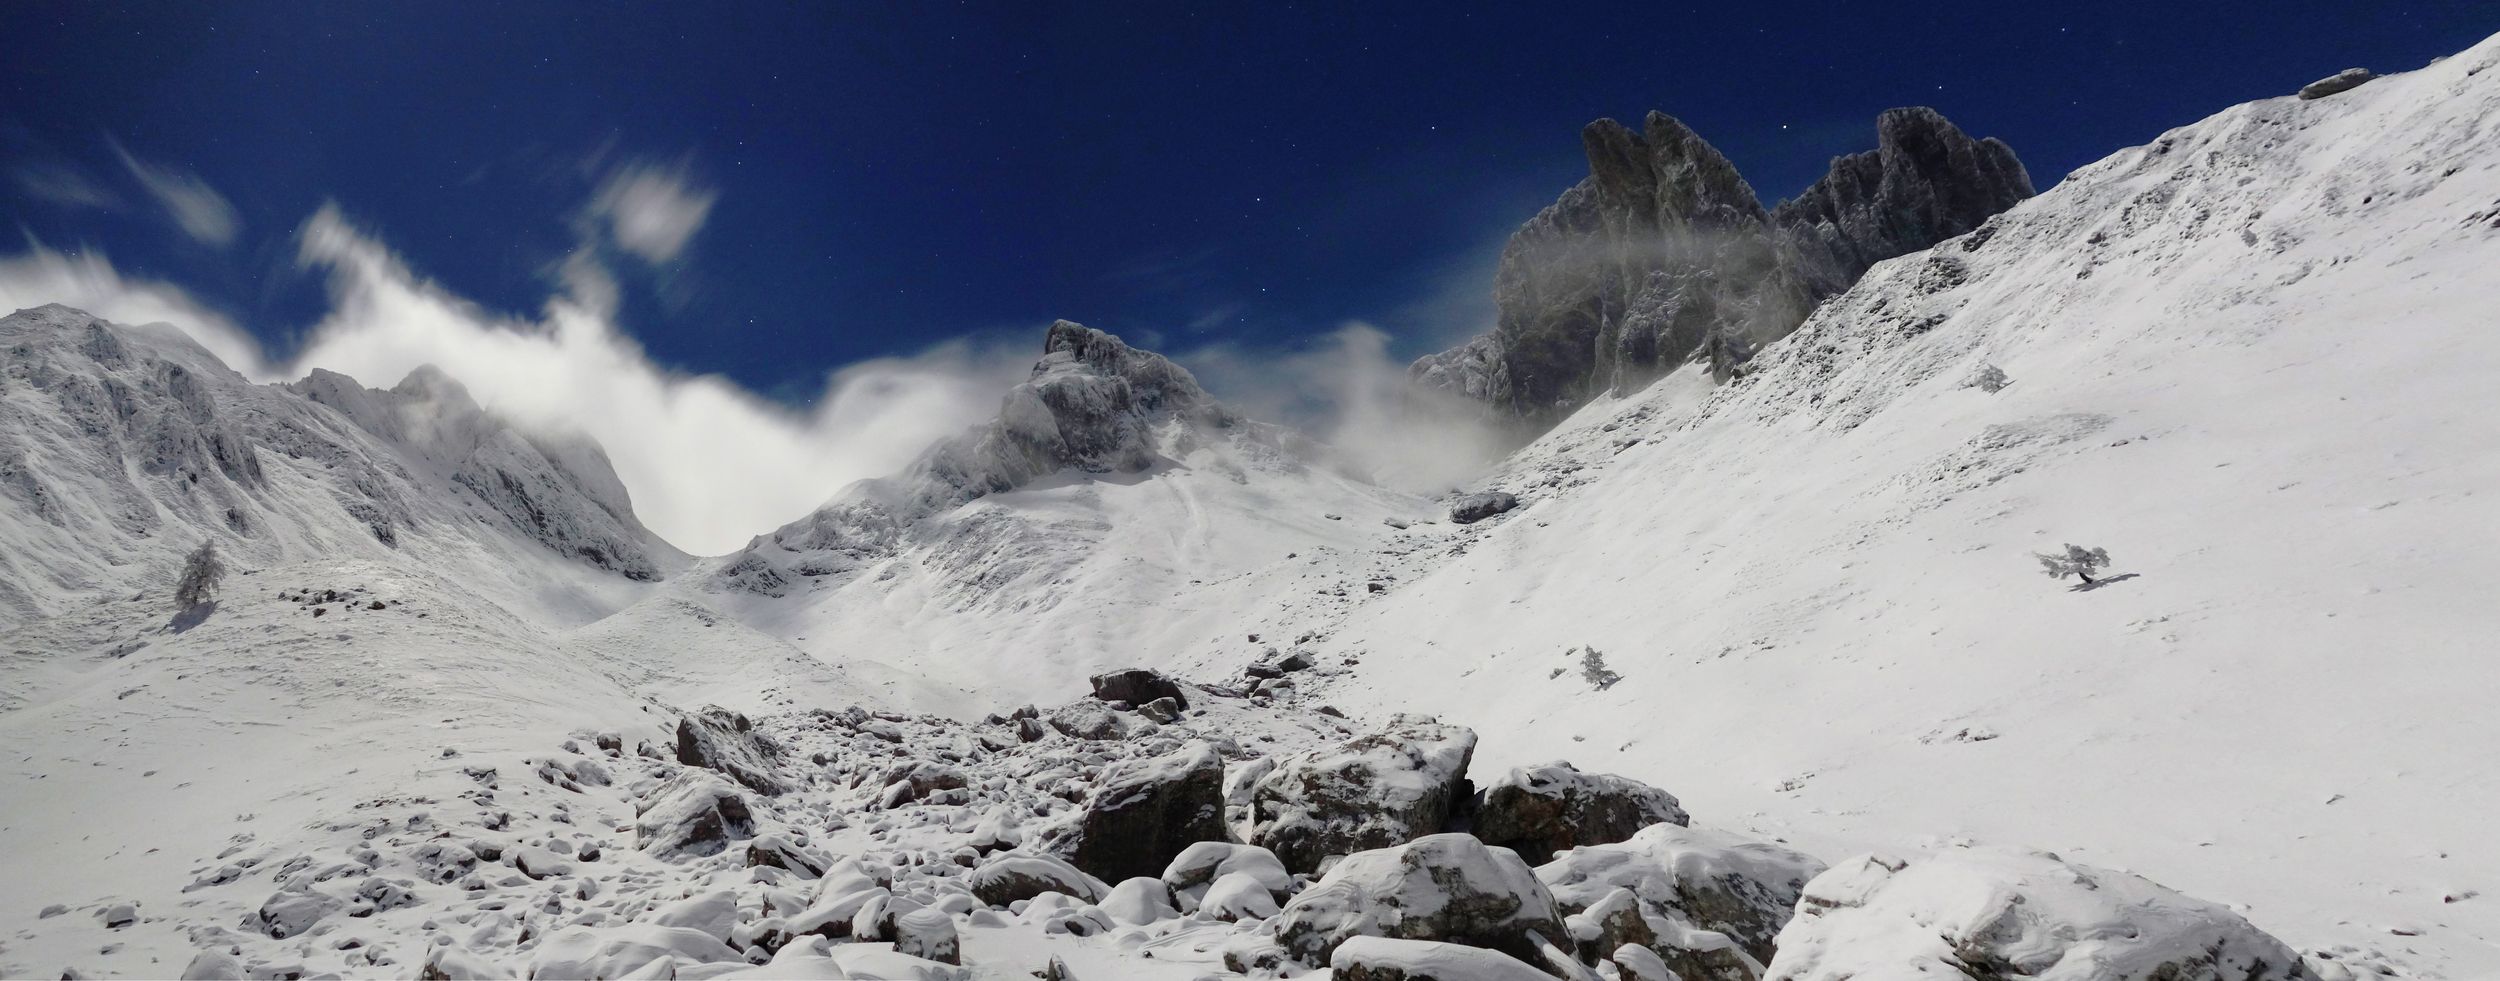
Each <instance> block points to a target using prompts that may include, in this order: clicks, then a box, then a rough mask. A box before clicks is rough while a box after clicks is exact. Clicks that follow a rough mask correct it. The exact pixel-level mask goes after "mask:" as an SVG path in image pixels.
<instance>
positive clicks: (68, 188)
mask: <svg viewBox="0 0 2500 981" xmlns="http://www.w3.org/2000/svg"><path fill="white" fill-rule="evenodd" d="M9 176H10V177H12V178H14V179H15V180H16V181H17V186H18V188H19V189H21V190H23V191H25V192H26V196H28V197H31V198H34V199H36V200H38V201H44V202H48V203H51V204H56V205H60V206H61V207H64V208H106V209H110V208H115V207H119V206H120V205H121V199H120V198H119V197H117V196H115V195H114V194H113V192H111V191H109V190H106V189H105V188H104V186H103V185H100V184H97V183H96V182H94V181H92V180H89V179H87V175H85V174H82V173H79V172H78V171H77V170H75V169H73V168H70V167H66V166H62V165H59V164H34V165H30V166H25V167H19V168H17V170H15V171H14V172H12V173H11V174H10V175H9Z"/></svg>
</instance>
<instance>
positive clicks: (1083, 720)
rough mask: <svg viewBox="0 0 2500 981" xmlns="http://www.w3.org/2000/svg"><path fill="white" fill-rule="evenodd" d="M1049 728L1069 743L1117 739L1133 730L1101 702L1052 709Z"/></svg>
mask: <svg viewBox="0 0 2500 981" xmlns="http://www.w3.org/2000/svg"><path fill="white" fill-rule="evenodd" d="M1145 724H1148V725H1151V724H1150V723H1145ZM1050 727H1051V728H1053V729H1057V730H1059V733H1060V734H1061V735H1064V736H1067V737H1069V738H1071V739H1120V738H1124V737H1126V736H1128V735H1130V734H1131V733H1132V732H1133V731H1134V730H1135V726H1133V725H1131V724H1130V720H1129V719H1128V718H1127V717H1126V716H1123V715H1121V714H1120V713H1118V712H1114V711H1112V710H1111V706H1108V705H1105V704H1103V703H1101V702H1070V703H1068V704H1066V705H1062V706H1060V707H1058V708H1055V709H1052V710H1051V712H1050ZM1027 741H1028V742H1030V740H1027Z"/></svg>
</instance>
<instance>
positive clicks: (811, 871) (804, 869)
mask: <svg viewBox="0 0 2500 981" xmlns="http://www.w3.org/2000/svg"><path fill="white" fill-rule="evenodd" d="M825 865H826V862H825V860H824V858H823V857H821V856H818V855H816V854H814V853H812V852H810V851H808V850H807V849H805V848H801V847H799V846H798V845H796V844H793V843H791V841H790V839H788V838H784V837H782V836H780V835H762V836H759V837H757V838H756V839H755V840H754V841H750V842H747V867H749V868H764V867H767V866H769V867H772V868H776V869H788V870H790V871H792V872H796V873H798V874H799V875H801V876H804V877H806V878H810V879H813V878H817V877H819V876H822V875H824V874H825Z"/></svg>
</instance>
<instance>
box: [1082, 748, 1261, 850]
mask: <svg viewBox="0 0 2500 981" xmlns="http://www.w3.org/2000/svg"><path fill="white" fill-rule="evenodd" d="M1223 837H1224V761H1223V759H1222V758H1221V757H1218V756H1216V755H1215V749H1214V748H1213V747H1211V746H1209V745H1207V744H1206V743H1203V742H1195V743H1191V744H1189V745H1188V746H1185V747H1182V748H1181V749H1180V750H1178V751H1176V752H1172V753H1169V754H1166V755H1163V756H1156V757H1149V758H1146V759H1142V760H1131V761H1129V762H1126V763H1123V764H1120V765H1119V766H1116V767H1113V768H1112V769H1110V770H1109V771H1107V772H1105V773H1104V774H1103V775H1102V778H1101V781H1100V783H1099V784H1098V785H1096V786H1095V788H1094V791H1093V793H1092V794H1091V795H1089V796H1088V797H1087V798H1086V800H1085V809H1084V811H1082V812H1080V813H1079V814H1078V815H1077V816H1076V819H1075V820H1074V821H1073V822H1072V823H1070V824H1068V825H1066V826H1064V829H1063V831H1062V834H1061V835H1060V836H1059V837H1058V838H1057V839H1056V840H1054V841H1053V842H1052V845H1051V851H1052V852H1053V853H1055V854H1058V855H1060V856H1062V857H1065V858H1066V859H1067V860H1068V861H1069V862H1070V863H1072V864H1074V865H1075V866H1076V867H1077V868H1079V869H1083V870H1085V871H1086V872H1087V873H1088V874H1091V875H1093V876H1095V877H1097V878H1100V879H1103V880H1105V881H1110V882H1120V881H1123V880H1127V879H1132V878H1138V877H1152V876H1155V875H1158V874H1160V873H1162V872H1163V871H1164V869H1165V866H1167V865H1169V864H1170V863H1171V861H1172V860H1173V859H1174V858H1175V857H1177V856H1179V855H1180V854H1181V852H1182V851H1183V850H1184V849H1187V848H1188V847H1190V846H1191V845H1192V844H1195V843H1197V842H1201V841H1219V840H1222V839H1223Z"/></svg>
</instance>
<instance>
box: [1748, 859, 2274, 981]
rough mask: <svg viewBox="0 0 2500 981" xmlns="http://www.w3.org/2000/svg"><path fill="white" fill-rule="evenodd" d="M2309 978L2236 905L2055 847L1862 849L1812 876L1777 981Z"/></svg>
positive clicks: (1772, 976)
mask: <svg viewBox="0 0 2500 981" xmlns="http://www.w3.org/2000/svg"><path fill="white" fill-rule="evenodd" d="M1937 976H1945V977H1967V978H1971V979H1974V981H2017V979H2019V981H2156V979H2158V981H2260V979H2263V981H2301V979H2308V978H2313V977H2315V975H2314V974H2312V973H2311V972H2310V970H2309V969H2308V966H2307V965H2305V964H2304V963H2302V961H2301V959H2300V957H2299V955H2297V954H2295V953H2293V952H2292V950H2291V948H2289V947H2286V946H2284V944H2283V942H2282V941H2280V940H2276V939H2275V938H2273V937H2272V936H2269V935H2267V934H2266V933H2264V932H2263V931H2260V930H2258V929H2257V928H2256V927H2254V926H2251V925H2249V922H2248V921H2247V920H2245V919H2242V918H2241V917H2240V915H2239V914H2237V913H2233V912H2231V911H2230V910H2228V909H2225V908H2223V907H2221V906H2219V905H2217V904H2214V903H2209V902H2206V901H2204V900H2201V899H2194V898H2191V897H2188V896H2183V895H2180V894H2179V893H2176V892H2173V891H2171V890H2169V889H2167V888H2164V887H2162V886H2160V885H2157V884H2155V883H2153V882H2152V881H2151V880H2148V879H2144V878H2141V877H2139V876H2134V875H2129V874H2127V873H2124V872H2114V871H2110V870H2108V869H2098V868H2093V867H2091V866H2087V865H2077V864H2074V863H2071V862H2067V861H2065V860H2063V859H2060V858H2058V857H2057V856H2056V855H2053V854H2050V853H2048V852H2040V851H2031V850H2027V849H2017V848H2000V847H1984V846H1962V847H1951V848H1946V849H1943V850H1941V851H1937V852H1934V853H1931V854H1926V855H1918V856H1912V857H1908V858H1895V857H1889V856H1882V855H1863V856H1859V857H1857V858H1853V859H1850V860H1848V861H1845V862H1842V863H1840V864H1839V865H1836V866H1834V867H1833V868H1832V869H1831V870H1830V871H1828V872H1825V873H1823V874H1822V875H1819V876H1816V877H1815V878H1814V880H1813V881H1812V882H1809V883H1807V884H1806V889H1805V895H1804V897H1803V899H1802V900H1801V901H1800V902H1799V904H1798V907H1797V917H1796V919H1794V920H1792V921H1790V922H1789V924H1788V927H1787V928H1786V929H1784V930H1781V931H1780V935H1779V956H1778V957H1777V958H1775V959H1773V960H1772V961H1771V965H1770V973H1769V974H1768V975H1767V981H1842V979H1850V978H1854V979H1856V981H1887V979H1893V978H1913V977H1920V978H1927V977H1937Z"/></svg>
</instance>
